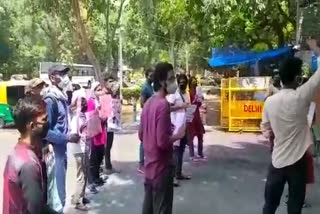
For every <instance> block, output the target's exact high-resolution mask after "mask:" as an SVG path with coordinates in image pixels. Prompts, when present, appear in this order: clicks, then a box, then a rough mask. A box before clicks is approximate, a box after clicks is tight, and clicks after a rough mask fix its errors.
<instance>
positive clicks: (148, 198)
mask: <svg viewBox="0 0 320 214" xmlns="http://www.w3.org/2000/svg"><path fill="white" fill-rule="evenodd" d="M173 177H174V168H173V167H170V169H169V170H168V172H167V173H166V174H165V175H164V176H163V177H162V178H161V180H160V186H159V187H157V188H156V187H154V185H152V183H150V182H146V183H145V186H144V188H145V195H144V201H143V210H142V214H172V204H173Z"/></svg>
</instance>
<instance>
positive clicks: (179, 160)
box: [173, 135, 188, 177]
mask: <svg viewBox="0 0 320 214" xmlns="http://www.w3.org/2000/svg"><path fill="white" fill-rule="evenodd" d="M187 143H188V137H187V135H186V136H184V137H183V138H182V139H181V140H180V145H179V146H174V147H173V152H174V158H175V167H176V170H175V171H176V176H177V177H179V176H181V175H182V164H183V154H184V150H185V148H186V145H187Z"/></svg>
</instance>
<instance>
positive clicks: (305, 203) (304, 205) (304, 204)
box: [302, 201, 312, 208]
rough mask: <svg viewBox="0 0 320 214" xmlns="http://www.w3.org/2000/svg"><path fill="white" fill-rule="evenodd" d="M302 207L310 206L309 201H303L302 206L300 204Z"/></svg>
mask: <svg viewBox="0 0 320 214" xmlns="http://www.w3.org/2000/svg"><path fill="white" fill-rule="evenodd" d="M302 207H303V208H310V207H312V206H311V204H310V203H308V202H306V201H305V202H304V203H303V206H302Z"/></svg>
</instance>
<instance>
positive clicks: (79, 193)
mask: <svg viewBox="0 0 320 214" xmlns="http://www.w3.org/2000/svg"><path fill="white" fill-rule="evenodd" d="M85 155H86V154H85V153H80V154H75V155H74V157H75V159H76V167H77V185H76V190H75V193H74V194H73V201H74V202H75V203H76V204H82V200H83V198H84V195H85V190H86V185H87V167H86V159H87V158H86V157H85Z"/></svg>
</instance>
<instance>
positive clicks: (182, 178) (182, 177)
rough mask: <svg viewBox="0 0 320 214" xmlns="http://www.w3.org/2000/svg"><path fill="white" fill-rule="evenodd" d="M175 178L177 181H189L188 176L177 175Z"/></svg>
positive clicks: (189, 177)
mask: <svg viewBox="0 0 320 214" xmlns="http://www.w3.org/2000/svg"><path fill="white" fill-rule="evenodd" d="M176 178H177V180H191V176H190V175H179V176H177V177H176Z"/></svg>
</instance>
